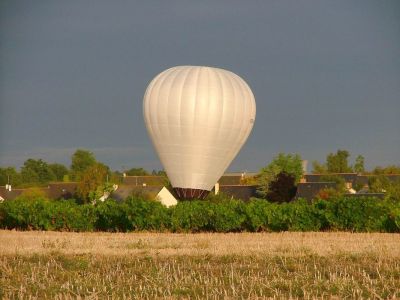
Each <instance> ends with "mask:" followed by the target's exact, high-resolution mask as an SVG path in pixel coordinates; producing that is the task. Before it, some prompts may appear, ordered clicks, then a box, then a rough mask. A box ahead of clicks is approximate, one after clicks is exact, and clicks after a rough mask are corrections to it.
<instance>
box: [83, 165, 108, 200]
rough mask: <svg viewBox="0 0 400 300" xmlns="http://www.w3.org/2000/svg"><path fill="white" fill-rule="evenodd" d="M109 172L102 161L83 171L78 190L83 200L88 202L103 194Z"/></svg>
mask: <svg viewBox="0 0 400 300" xmlns="http://www.w3.org/2000/svg"><path fill="white" fill-rule="evenodd" d="M108 174H109V169H108V167H107V166H105V165H103V164H102V163H95V164H94V165H92V166H90V167H88V168H87V169H86V170H85V171H84V172H83V173H81V180H80V182H79V184H78V189H77V192H78V196H79V197H80V198H81V200H82V202H84V203H87V202H90V201H93V200H96V199H97V198H98V197H101V196H102V195H103V194H102V191H103V189H104V187H105V185H106V184H107V182H106V181H107V175H108ZM100 193H101V195H100Z"/></svg>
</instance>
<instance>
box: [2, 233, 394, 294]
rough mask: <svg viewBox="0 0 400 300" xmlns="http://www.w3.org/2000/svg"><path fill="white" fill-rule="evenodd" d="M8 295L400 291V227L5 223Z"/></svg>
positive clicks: (5, 289) (4, 272)
mask: <svg viewBox="0 0 400 300" xmlns="http://www.w3.org/2000/svg"><path fill="white" fill-rule="evenodd" d="M0 298H4V299H8V298H11V299H13V298H19V299H29V298H37V299H46V298H48V299H68V298H74V299H76V298H90V299H97V298H101V299H103V298H119V299H123V298H138V299H155V298H167V299H170V298H194V299H196V298H197V299H204V298H210V299H221V298H225V299H237V298H250V299H255V298H330V299H331V298H337V299H343V298H376V299H387V298H400V235H399V234H380V233H343V232H332V233H319V232H318V233H310V232H309V233H294V232H293V233H289V232H283V233H232V234H215V233H214V234H213V233H201V234H171V233H62V232H37V231H27V232H18V231H4V230H3V231H0Z"/></svg>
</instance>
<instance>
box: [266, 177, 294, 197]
mask: <svg viewBox="0 0 400 300" xmlns="http://www.w3.org/2000/svg"><path fill="white" fill-rule="evenodd" d="M295 180H296V179H295V177H294V176H293V175H290V174H288V173H286V172H280V173H279V174H278V175H277V176H276V178H275V179H274V180H273V181H271V183H270V185H269V190H268V193H267V200H268V201H271V202H278V203H282V202H290V201H292V200H293V199H294V197H295V196H296V191H297V187H296V184H295Z"/></svg>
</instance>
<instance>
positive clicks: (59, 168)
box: [49, 163, 68, 181]
mask: <svg viewBox="0 0 400 300" xmlns="http://www.w3.org/2000/svg"><path fill="white" fill-rule="evenodd" d="M49 168H50V169H51V171H52V172H53V174H54V176H55V180H56V181H63V180H64V176H68V169H67V167H66V166H64V165H62V164H57V163H54V164H49Z"/></svg>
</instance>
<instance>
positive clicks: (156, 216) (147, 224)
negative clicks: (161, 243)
mask: <svg viewBox="0 0 400 300" xmlns="http://www.w3.org/2000/svg"><path fill="white" fill-rule="evenodd" d="M123 205H124V212H125V216H126V218H127V223H128V224H127V229H128V230H129V231H132V230H134V231H138V230H153V231H155V230H158V231H163V230H166V229H168V228H169V227H170V218H169V212H168V209H167V208H166V207H165V206H164V205H162V204H161V203H160V202H158V201H154V200H147V199H145V198H141V197H129V198H128V199H126V200H125V201H124V202H123Z"/></svg>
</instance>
